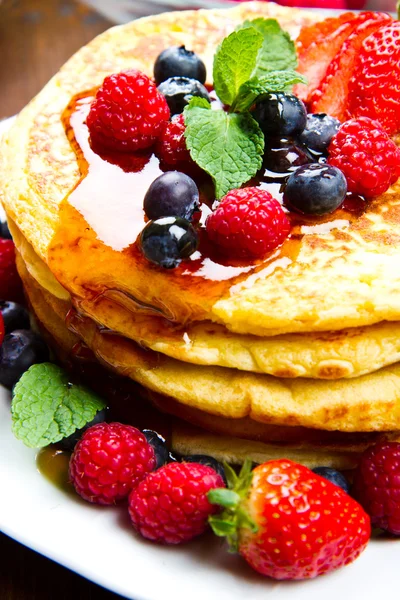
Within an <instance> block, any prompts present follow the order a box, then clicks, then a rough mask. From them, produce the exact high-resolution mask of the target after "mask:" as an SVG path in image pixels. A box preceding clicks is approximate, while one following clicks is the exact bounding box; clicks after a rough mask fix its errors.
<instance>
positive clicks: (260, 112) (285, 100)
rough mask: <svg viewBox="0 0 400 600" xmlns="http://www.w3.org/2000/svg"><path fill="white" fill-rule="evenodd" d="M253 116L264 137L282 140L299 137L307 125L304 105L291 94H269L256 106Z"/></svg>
mask: <svg viewBox="0 0 400 600" xmlns="http://www.w3.org/2000/svg"><path fill="white" fill-rule="evenodd" d="M253 116H254V117H255V119H256V120H257V121H258V122H259V124H260V127H261V129H262V130H263V132H264V133H265V135H266V136H267V137H268V136H271V137H275V138H282V137H293V136H296V135H299V134H300V133H301V132H302V131H303V129H304V128H305V126H306V123H307V111H306V107H305V106H304V103H303V102H302V101H301V100H299V98H297V97H296V96H293V95H292V94H285V93H283V92H277V93H270V94H268V95H267V96H266V97H264V98H263V99H262V100H261V101H260V102H258V104H256V106H255V108H254V111H253Z"/></svg>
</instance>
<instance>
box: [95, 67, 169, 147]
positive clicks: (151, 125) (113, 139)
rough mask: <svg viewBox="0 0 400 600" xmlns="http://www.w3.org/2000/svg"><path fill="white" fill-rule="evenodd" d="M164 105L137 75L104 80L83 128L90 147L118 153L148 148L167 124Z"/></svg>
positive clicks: (124, 74)
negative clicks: (87, 129)
mask: <svg viewBox="0 0 400 600" xmlns="http://www.w3.org/2000/svg"><path fill="white" fill-rule="evenodd" d="M169 116H170V112H169V108H168V104H167V102H166V100H165V98H164V96H163V95H162V94H160V92H159V91H158V90H157V88H156V86H155V85H154V83H153V82H152V81H151V80H150V79H149V78H148V77H147V75H145V74H144V73H141V72H140V71H136V70H130V71H122V72H121V73H116V74H114V75H110V76H109V77H106V78H105V79H104V81H103V84H102V85H101V87H100V88H99V90H98V92H97V94H96V97H95V99H94V100H93V102H92V105H91V107H90V112H89V114H88V117H87V121H86V122H87V126H88V128H89V132H90V137H91V140H92V142H93V143H94V144H98V145H99V146H100V147H103V148H108V149H110V150H115V151H118V152H131V151H135V150H141V149H143V148H149V147H150V146H152V145H153V144H154V142H155V141H156V139H157V138H158V136H159V135H160V133H161V131H162V128H163V126H164V123H165V122H166V121H168V120H169Z"/></svg>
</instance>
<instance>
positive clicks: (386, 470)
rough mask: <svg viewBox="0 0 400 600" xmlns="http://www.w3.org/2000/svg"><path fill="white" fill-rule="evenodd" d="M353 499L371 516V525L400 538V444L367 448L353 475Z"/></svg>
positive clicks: (394, 443) (385, 444)
mask: <svg viewBox="0 0 400 600" xmlns="http://www.w3.org/2000/svg"><path fill="white" fill-rule="evenodd" d="M352 494H353V496H354V497H355V498H356V499H357V500H358V501H359V502H360V504H361V505H362V506H363V508H364V509H365V511H366V512H367V513H368V514H369V516H370V517H371V525H372V526H373V527H380V528H381V529H384V530H385V531H389V532H390V533H393V534H394V535H400V505H399V494H400V444H399V443H398V442H383V443H381V444H376V445H375V446H372V447H370V448H368V449H367V450H366V451H365V452H364V454H363V455H362V456H361V459H360V462H359V464H358V467H357V469H356V470H355V473H354V482H353V489H352Z"/></svg>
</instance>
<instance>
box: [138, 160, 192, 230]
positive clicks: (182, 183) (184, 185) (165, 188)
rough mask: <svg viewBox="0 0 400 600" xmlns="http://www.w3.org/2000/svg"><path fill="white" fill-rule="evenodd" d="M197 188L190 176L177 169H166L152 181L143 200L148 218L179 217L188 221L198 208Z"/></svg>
mask: <svg viewBox="0 0 400 600" xmlns="http://www.w3.org/2000/svg"><path fill="white" fill-rule="evenodd" d="M199 205H200V202H199V190H198V189H197V185H196V184H195V182H194V181H193V179H192V178H191V177H189V176H188V175H185V173H180V172H179V171H167V173H164V174H163V175H160V176H159V177H157V179H155V180H154V181H153V183H152V184H151V185H150V187H149V189H148V190H147V192H146V195H145V197H144V201H143V208H144V212H145V213H146V215H147V217H148V218H149V219H152V220H155V219H159V218H160V217H181V218H182V219H187V220H188V221H190V220H191V219H192V217H193V213H194V212H195V211H196V210H198V208H199Z"/></svg>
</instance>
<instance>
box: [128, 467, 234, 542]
mask: <svg viewBox="0 0 400 600" xmlns="http://www.w3.org/2000/svg"><path fill="white" fill-rule="evenodd" d="M223 485H224V482H223V480H222V477H221V476H220V475H218V474H217V473H216V472H215V471H214V469H212V468H211V467H208V466H206V465H200V464H197V463H177V462H173V463H169V464H168V465H165V466H164V467H161V469H158V471H156V472H155V473H151V474H150V475H149V476H148V477H147V478H146V479H145V480H144V481H142V482H141V483H140V484H139V485H138V486H137V488H136V489H135V490H133V492H132V493H131V494H130V496H129V514H130V517H131V520H132V524H133V526H134V528H135V529H136V530H137V531H138V532H139V533H140V535H142V536H143V537H145V538H147V539H149V540H152V541H153V542H159V543H163V544H181V543H182V542H187V541H189V540H191V539H192V538H194V537H196V536H198V535H200V534H202V533H203V532H204V531H205V530H206V529H207V527H208V521H207V520H208V517H209V516H210V515H212V514H213V513H215V512H216V510H217V509H216V507H215V506H212V505H211V504H210V502H209V501H208V499H207V493H208V492H209V491H210V490H212V489H215V488H220V487H222V486H223Z"/></svg>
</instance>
